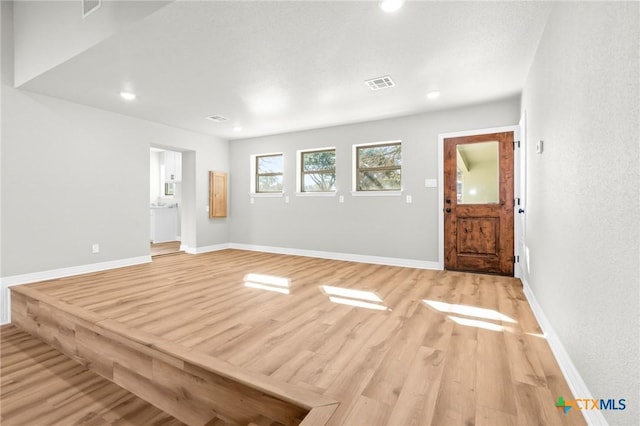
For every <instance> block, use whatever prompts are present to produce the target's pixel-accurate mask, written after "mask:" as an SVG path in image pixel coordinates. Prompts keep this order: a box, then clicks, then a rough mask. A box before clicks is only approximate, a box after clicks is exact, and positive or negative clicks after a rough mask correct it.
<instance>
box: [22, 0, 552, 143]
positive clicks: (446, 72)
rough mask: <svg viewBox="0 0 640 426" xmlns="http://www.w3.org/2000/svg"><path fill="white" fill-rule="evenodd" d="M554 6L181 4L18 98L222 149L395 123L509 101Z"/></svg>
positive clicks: (61, 69)
mask: <svg viewBox="0 0 640 426" xmlns="http://www.w3.org/2000/svg"><path fill="white" fill-rule="evenodd" d="M551 7H552V5H550V4H548V3H546V2H411V1H409V2H407V3H406V4H405V6H404V7H403V8H402V9H401V10H400V11H398V12H396V13H394V14H386V13H384V12H382V11H381V10H380V9H379V8H378V6H377V2H376V1H369V2H350V1H344V2H342V1H341V2H338V1H333V2H314V1H304V2H303V1H296V2H195V1H178V2H174V3H171V4H170V5H168V6H166V7H164V8H162V9H160V10H159V11H157V12H156V13H154V14H152V15H151V16H149V17H147V18H145V19H144V20H142V21H140V22H139V23H137V24H136V25H135V26H133V27H132V28H130V29H128V30H126V31H123V32H120V33H119V34H117V35H115V36H113V37H111V38H109V39H107V40H105V41H103V42H102V43H100V44H98V45H96V46H94V47H92V48H90V49H88V50H87V51H85V52H84V53H82V54H80V55H78V56H76V57H74V58H72V59H70V60H68V61H67V62H65V63H63V64H61V65H59V66H57V67H55V68H53V69H51V70H50V71H48V72H46V73H44V74H42V75H40V76H38V77H36V78H35V79H33V80H31V81H30V82H28V83H27V84H26V85H24V86H23V88H25V89H28V90H32V91H36V92H40V93H44V94H48V95H51V96H55V97H59V98H63V99H68V100H71V101H73V102H78V103H82V104H86V105H91V106H95V107H98V108H103V109H106V110H111V111H115V112H119V113H122V114H126V115H131V116H135V117H140V118H143V119H147V120H152V121H157V122H161V123H166V124H169V125H172V126H176V127H181V128H185V129H190V130H194V131H198V132H202V133H208V134H212V135H216V136H220V137H223V138H228V139H238V138H245V137H251V136H259V135H265V134H274V133H282V132H288V131H294V130H301V129H309V128H316V127H324V126H330V125H336V124H344V123H353V122H358V121H366V120H373V119H379V118H386V117H394V116H399V115H407V114H413V113H418V112H424V111H433V110H436V109H444V108H451V107H456V106H461V105H468V104H474V103H479V102H485V101H490V100H493V99H498V98H503V97H506V96H510V95H514V94H517V93H519V92H520V91H521V90H522V86H523V84H524V81H525V78H526V74H527V71H528V70H529V66H530V64H531V61H532V59H533V55H534V54H535V50H536V47H537V45H538V42H539V39H540V37H541V34H542V31H543V28H544V25H545V22H546V19H547V17H548V15H549V12H550V9H551ZM96 13H98V12H96ZM387 74H388V75H391V77H392V78H393V80H394V81H395V83H396V85H397V86H396V87H394V88H389V89H384V90H378V91H371V90H370V89H369V88H368V87H367V86H366V84H365V83H364V80H366V79H370V78H373V77H378V76H383V75H387ZM124 89H128V90H132V91H134V92H135V93H136V94H137V95H138V98H137V99H136V100H135V101H133V102H125V101H123V100H122V99H120V97H119V95H118V93H119V92H120V91H121V90H124ZM430 90H439V91H440V92H441V96H440V98H439V99H437V100H427V98H426V96H425V95H426V92H428V91H430ZM214 114H219V115H222V116H225V117H228V118H229V119H230V120H229V121H228V122H225V123H214V122H212V121H209V120H205V117H206V116H210V115H214ZM235 125H239V126H242V130H241V131H234V130H233V126H235Z"/></svg>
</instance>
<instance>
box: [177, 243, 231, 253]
mask: <svg viewBox="0 0 640 426" xmlns="http://www.w3.org/2000/svg"><path fill="white" fill-rule="evenodd" d="M229 246H230V245H229V243H223V244H214V245H211V246H203V247H194V248H192V247H188V246H185V248H184V252H185V253H188V254H201V253H209V252H212V251H219V250H224V249H228V248H230V247H229Z"/></svg>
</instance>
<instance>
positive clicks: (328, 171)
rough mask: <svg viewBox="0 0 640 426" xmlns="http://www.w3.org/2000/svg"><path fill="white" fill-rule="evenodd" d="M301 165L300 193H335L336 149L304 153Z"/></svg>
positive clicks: (301, 157)
mask: <svg viewBox="0 0 640 426" xmlns="http://www.w3.org/2000/svg"><path fill="white" fill-rule="evenodd" d="M300 165H301V167H300V183H301V185H300V192H335V190H336V150H335V149H323V150H319V151H303V152H301V153H300Z"/></svg>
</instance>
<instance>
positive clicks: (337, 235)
mask: <svg viewBox="0 0 640 426" xmlns="http://www.w3.org/2000/svg"><path fill="white" fill-rule="evenodd" d="M519 116H520V98H519V96H514V97H511V98H508V99H502V100H498V101H495V102H487V103H485V104H482V105H475V106H470V107H465V108H457V109H451V110H445V111H439V112H433V113H423V114H416V115H411V116H406V117H400V118H394V119H387V120H378V121H370V122H365V123H358V124H351V125H345V126H336V127H328V128H323V129H316V130H309V131H303V132H294V133H287V134H280V135H273V136H266V137H261V138H252V139H244V140H235V141H232V142H231V143H230V150H231V157H230V165H231V170H232V171H233V174H232V176H231V179H230V181H231V185H232V190H231V206H232V211H231V214H230V220H231V228H230V235H231V241H232V242H234V243H240V244H248V245H257V246H270V247H278V248H288V249H299V250H315V251H324V252H331V253H348V254H356V255H362V256H378V257H387V258H396V259H408V260H417V261H428V262H438V258H439V252H438V226H439V224H438V188H426V187H425V179H437V178H438V158H437V152H438V149H437V144H438V134H439V133H446V132H453V131H463V130H473V129H483V128H491V127H501V126H508V125H514V124H517V123H518V120H519ZM397 140H401V141H402V188H403V195H402V196H395V197H394V196H352V194H351V188H352V146H353V144H363V143H372V142H381V141H397ZM327 146H335V147H336V187H337V189H338V191H337V196H336V197H298V196H296V195H295V192H296V172H297V170H296V152H297V151H298V150H305V149H313V148H321V147H327ZM273 152H283V153H284V165H285V166H284V188H285V193H286V195H288V196H289V203H286V198H256V199H255V200H254V204H251V203H250V197H249V192H250V182H251V180H252V176H251V171H250V158H251V156H252V155H256V154H263V153H273ZM340 195H343V196H344V198H345V201H344V203H339V196H340ZM406 195H411V197H412V203H411V204H408V203H407V202H406V198H405V197H406Z"/></svg>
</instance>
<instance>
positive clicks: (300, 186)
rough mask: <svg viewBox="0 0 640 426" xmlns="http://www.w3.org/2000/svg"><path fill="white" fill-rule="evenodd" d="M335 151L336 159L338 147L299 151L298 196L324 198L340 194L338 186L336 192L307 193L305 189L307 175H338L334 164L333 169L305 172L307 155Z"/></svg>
mask: <svg viewBox="0 0 640 426" xmlns="http://www.w3.org/2000/svg"><path fill="white" fill-rule="evenodd" d="M330 151H333V153H334V158H335V157H336V154H337V153H336V147H334V146H332V147H326V148H313V149H305V150H300V151H298V155H297V159H298V163H299V164H298V179H297V182H296V183H297V185H296V187H297V189H296V195H303V196H314V195H316V196H322V195H335V194H336V193H337V192H338V187H337V185H336V186H335V189H334V190H331V191H306V190H305V189H304V176H305V175H307V174H319V173H331V172H332V171H333V174H334V175H336V165H335V162H334V165H333V169H323V170H313V171H309V172H307V171H305V170H304V155H305V154H315V153H319V152H330Z"/></svg>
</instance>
